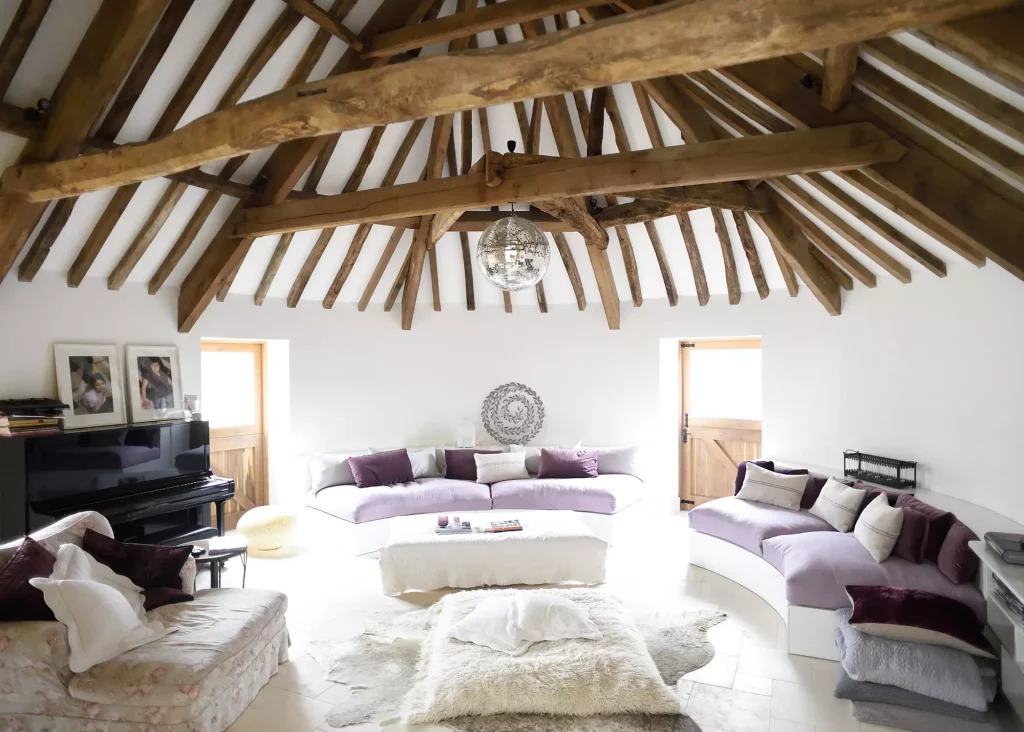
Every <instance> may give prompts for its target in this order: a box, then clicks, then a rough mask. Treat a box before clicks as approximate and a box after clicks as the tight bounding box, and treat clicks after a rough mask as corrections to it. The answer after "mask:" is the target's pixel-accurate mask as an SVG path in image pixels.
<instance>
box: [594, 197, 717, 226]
mask: <svg viewBox="0 0 1024 732" xmlns="http://www.w3.org/2000/svg"><path fill="white" fill-rule="evenodd" d="M697 208H704V207H703V206H700V207H698V206H694V205H693V204H689V203H667V202H665V201H646V200H637V201H630V202H629V203H619V204H616V205H614V206H609V207H608V208H606V209H604V210H602V211H600V212H598V213H597V215H596V216H595V217H594V218H595V219H596V220H597V222H598V223H599V224H601V225H602V226H628V225H629V224H640V223H645V222H648V221H653V220H655V219H660V218H664V217H665V216H676V215H678V214H684V213H687V212H689V211H695V210H696V209H697Z"/></svg>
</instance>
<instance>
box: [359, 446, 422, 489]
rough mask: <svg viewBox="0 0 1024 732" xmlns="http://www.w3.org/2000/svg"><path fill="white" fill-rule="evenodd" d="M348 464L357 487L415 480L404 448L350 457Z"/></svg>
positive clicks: (410, 462)
mask: <svg viewBox="0 0 1024 732" xmlns="http://www.w3.org/2000/svg"><path fill="white" fill-rule="evenodd" d="M348 466H349V467H350V468H352V477H353V478H355V479H356V486H357V487H359V488H372V487H373V486H376V485H394V484H395V483H411V482H412V481H413V480H415V478H414V477H413V474H412V461H411V460H409V452H408V451H407V450H405V449H404V448H403V449H401V450H388V451H386V452H375V453H373V454H372V455H359V456H358V457H350V458H349V459H348Z"/></svg>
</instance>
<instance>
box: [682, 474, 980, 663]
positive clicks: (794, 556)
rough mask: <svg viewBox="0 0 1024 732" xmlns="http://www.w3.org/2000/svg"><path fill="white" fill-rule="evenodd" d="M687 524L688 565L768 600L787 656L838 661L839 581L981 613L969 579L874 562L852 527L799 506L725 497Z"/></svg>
mask: <svg viewBox="0 0 1024 732" xmlns="http://www.w3.org/2000/svg"><path fill="white" fill-rule="evenodd" d="M811 475H812V476H814V474H813V473H812V474H811ZM817 477H825V476H817ZM689 524H690V563H691V564H693V565H695V566H698V567H702V568H704V569H708V570H710V571H712V572H715V573H716V574H720V575H722V576H724V577H726V578H728V579H730V580H733V581H734V582H736V583H738V584H740V585H743V586H744V587H746V588H747V589H749V590H751V591H752V592H754V593H756V594H757V595H759V596H760V597H762V598H763V599H764V600H765V601H766V602H767V603H768V604H769V605H771V606H772V607H773V608H774V609H775V611H776V612H778V613H779V615H780V616H781V617H782V620H783V621H784V622H785V623H786V626H787V628H788V629H789V630H790V632H789V633H788V634H787V635H788V645H789V648H788V650H789V652H790V653H794V654H798V655H803V656H812V657H816V658H825V659H829V660H838V655H837V653H836V649H835V643H834V641H833V635H832V631H833V629H834V627H835V619H834V611H835V610H837V609H839V608H843V607H849V606H850V601H849V598H848V597H847V594H846V589H845V588H846V585H885V586H889V587H901V588H908V589H916V590H926V591H928V592H932V593H935V594H938V595H943V596H945V597H951V598H953V599H956V600H959V601H961V602H963V603H965V604H966V605H968V606H969V607H971V608H972V609H973V610H974V611H975V613H976V614H977V615H978V617H979V619H982V620H984V618H985V599H984V597H983V596H982V594H981V592H980V591H979V590H978V588H977V587H976V586H975V585H974V583H972V582H966V583H963V584H954V583H953V582H951V581H950V580H949V579H947V578H946V576H945V575H943V573H942V572H941V571H940V570H939V567H938V565H937V564H935V563H934V562H930V561H927V560H926V561H924V562H922V563H921V564H914V563H913V562H910V561H907V560H905V559H900V558H899V557H894V556H890V557H889V558H888V559H886V560H885V561H884V562H881V563H877V562H875V560H874V559H873V558H872V557H871V555H870V554H869V553H868V551H867V549H865V548H864V547H863V546H862V545H861V544H860V542H859V541H858V539H857V538H856V537H855V536H854V535H853V532H852V531H851V532H847V533H840V532H838V531H836V530H835V529H834V528H832V526H831V525H829V524H828V523H827V522H825V521H823V520H822V519H820V518H818V517H817V516H813V515H812V514H810V513H809V512H808V510H807V509H806V508H804V509H801V510H800V511H789V510H787V509H784V508H779V507H777V506H771V505H768V504H764V503H755V502H752V501H745V500H740V499H738V498H735V497H732V496H730V497H727V498H718V499H715V500H713V501H709V502H707V503H705V504H703V505H701V506H697V507H696V508H693V509H691V510H690V513H689ZM795 629H799V632H793V631H794V630H795Z"/></svg>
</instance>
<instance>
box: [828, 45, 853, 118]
mask: <svg viewBox="0 0 1024 732" xmlns="http://www.w3.org/2000/svg"><path fill="white" fill-rule="evenodd" d="M859 51H860V44H859V43H844V44H843V45H841V46H832V47H831V48H826V49H825V78H824V79H823V80H822V81H823V83H822V88H821V106H823V107H824V108H825V109H827V110H828V111H830V112H838V111H839V110H840V109H841V108H842V106H843V105H844V104H846V100H847V99H849V98H850V89H852V88H853V76H854V74H855V73H856V72H857V54H858V53H859Z"/></svg>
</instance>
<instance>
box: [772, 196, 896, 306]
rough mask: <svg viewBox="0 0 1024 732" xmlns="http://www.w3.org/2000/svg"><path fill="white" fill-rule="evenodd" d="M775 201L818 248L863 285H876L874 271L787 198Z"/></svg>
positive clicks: (778, 198)
mask: <svg viewBox="0 0 1024 732" xmlns="http://www.w3.org/2000/svg"><path fill="white" fill-rule="evenodd" d="M775 201H776V203H777V204H778V205H779V209H780V210H781V211H782V213H783V214H785V215H786V216H789V218H791V219H792V220H793V223H794V224H796V225H797V226H799V227H800V229H802V230H803V232H804V233H805V234H807V237H808V238H809V239H810V240H811V242H812V243H813V244H814V245H815V246H816V247H818V249H821V250H822V251H824V252H826V253H827V254H828V255H829V256H830V257H831V258H832V259H834V260H835V261H836V263H837V264H838V265H839V266H841V267H842V268H843V269H844V270H846V271H847V272H849V273H850V274H851V275H853V276H854V277H856V278H857V280H858V281H859V282H860V283H861V284H863V285H864V286H865V287H875V286H877V284H878V281H877V278H876V277H875V275H874V273H872V272H871V270H869V269H868V268H867V267H865V266H864V265H863V264H861V263H860V262H859V261H857V259H856V258H855V257H854V256H853V255H852V254H850V253H849V252H848V251H846V250H845V249H843V248H842V247H841V246H839V244H838V243H837V242H836V241H835V240H834V239H833V238H832V237H830V236H829V235H828V234H826V233H825V232H824V231H822V230H821V228H819V227H818V226H817V225H816V224H815V223H814V222H813V221H811V220H810V219H809V218H808V217H807V216H806V215H805V214H804V212H803V211H801V210H800V209H799V208H797V207H796V206H795V205H794V204H793V203H792V202H790V201H789V200H788V199H787V198H784V197H782V196H778V197H777V198H776V199H775Z"/></svg>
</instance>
